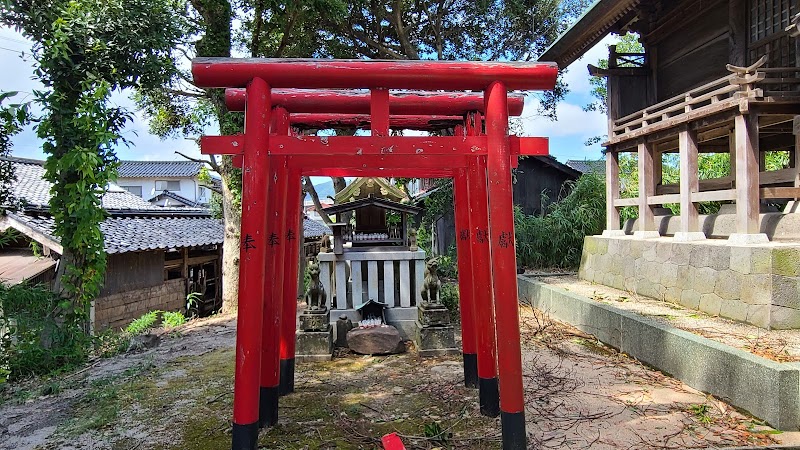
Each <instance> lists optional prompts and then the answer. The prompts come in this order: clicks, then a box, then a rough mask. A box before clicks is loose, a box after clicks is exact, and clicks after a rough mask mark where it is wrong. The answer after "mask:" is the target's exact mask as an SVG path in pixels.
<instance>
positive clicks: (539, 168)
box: [514, 158, 577, 214]
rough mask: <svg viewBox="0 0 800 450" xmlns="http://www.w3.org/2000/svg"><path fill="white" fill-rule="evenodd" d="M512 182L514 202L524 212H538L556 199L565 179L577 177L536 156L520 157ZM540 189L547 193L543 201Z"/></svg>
mask: <svg viewBox="0 0 800 450" xmlns="http://www.w3.org/2000/svg"><path fill="white" fill-rule="evenodd" d="M516 178H517V180H516V183H515V184H514V204H515V205H518V206H520V207H522V211H523V212H524V213H525V214H539V213H541V212H542V208H543V207H544V206H547V205H549V204H550V203H553V202H554V201H556V200H558V196H559V194H560V193H561V188H562V186H563V185H564V182H565V181H568V180H574V179H576V178H577V177H575V176H572V175H570V174H568V173H566V172H562V171H561V170H558V169H556V168H554V167H552V166H550V165H548V164H546V163H544V162H542V161H541V160H539V159H538V158H524V159H520V161H519V167H518V168H517V171H516ZM542 191H545V192H546V194H547V201H546V202H543V200H544V199H543V197H542Z"/></svg>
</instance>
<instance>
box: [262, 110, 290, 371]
mask: <svg viewBox="0 0 800 450" xmlns="http://www.w3.org/2000/svg"><path fill="white" fill-rule="evenodd" d="M272 117H273V121H272V122H273V126H272V134H273V135H272V136H271V138H273V137H278V136H287V135H288V134H289V112H288V111H286V109H285V108H283V107H282V106H275V107H274V108H273V110H272ZM270 159H272V160H273V162H272V164H271V167H272V168H273V171H272V175H271V176H270V179H269V183H270V187H269V194H270V202H269V205H270V207H269V208H268V209H267V242H266V244H267V260H268V261H269V262H270V263H271V264H270V267H272V270H271V271H269V272H268V274H267V277H266V278H265V280H264V292H265V294H264V326H263V331H262V336H263V338H262V342H263V346H262V349H261V386H262V387H276V386H278V384H279V383H280V340H281V318H282V313H283V304H284V299H283V286H284V283H283V278H284V277H283V275H284V271H285V268H286V256H287V254H288V253H289V247H288V246H287V245H286V238H285V235H286V230H287V228H286V226H287V223H286V217H288V214H287V208H288V207H289V204H288V202H287V195H286V194H287V190H288V185H289V169H288V167H287V160H286V157H274V156H273V157H270Z"/></svg>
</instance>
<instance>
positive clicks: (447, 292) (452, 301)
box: [439, 283, 459, 321]
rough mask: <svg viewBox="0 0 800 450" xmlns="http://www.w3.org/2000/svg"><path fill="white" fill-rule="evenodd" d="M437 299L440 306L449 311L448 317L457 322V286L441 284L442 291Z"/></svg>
mask: <svg viewBox="0 0 800 450" xmlns="http://www.w3.org/2000/svg"><path fill="white" fill-rule="evenodd" d="M439 299H440V301H441V302H442V304H443V305H444V306H445V307H446V308H447V310H448V311H450V317H451V318H452V319H453V320H456V321H457V320H458V317H459V314H458V285H457V284H455V283H442V291H441V292H439Z"/></svg>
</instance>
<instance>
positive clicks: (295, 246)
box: [280, 170, 303, 395]
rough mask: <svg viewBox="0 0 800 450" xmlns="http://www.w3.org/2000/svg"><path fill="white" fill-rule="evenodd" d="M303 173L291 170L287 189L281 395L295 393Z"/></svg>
mask: <svg viewBox="0 0 800 450" xmlns="http://www.w3.org/2000/svg"><path fill="white" fill-rule="evenodd" d="M301 192H302V186H301V185H300V172H299V171H297V170H290V171H289V187H288V189H287V190H286V201H287V202H288V206H287V208H286V213H287V215H286V225H287V228H286V236H285V241H286V248H285V254H286V259H285V261H284V265H285V266H286V267H285V269H284V271H285V272H284V277H283V318H282V319H281V342H280V352H281V363H280V365H281V367H280V372H281V376H280V378H281V379H280V395H286V394H291V393H292V392H294V367H295V363H294V360H295V358H294V356H295V343H296V342H295V332H296V331H297V275H298V272H299V270H300V263H299V261H300V244H301V243H302V242H303V227H302V225H301V222H300V220H301V219H300V212H301V209H302V205H301V202H302V199H301V197H300V194H301Z"/></svg>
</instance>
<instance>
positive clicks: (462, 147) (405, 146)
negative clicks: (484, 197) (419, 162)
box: [269, 136, 487, 166]
mask: <svg viewBox="0 0 800 450" xmlns="http://www.w3.org/2000/svg"><path fill="white" fill-rule="evenodd" d="M486 142H487V141H486V137H484V136H465V137H459V136H405V137H390V136H377V137H375V136H373V137H369V136H273V137H272V138H271V139H270V149H269V151H270V154H271V155H298V154H306V155H316V156H326V155H327V156H338V157H343V158H347V157H359V156H365V155H413V156H427V155H447V156H457V155H485V154H486ZM405 161H406V166H409V165H412V164H409V162H408V159H405Z"/></svg>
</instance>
